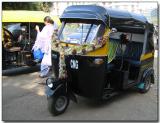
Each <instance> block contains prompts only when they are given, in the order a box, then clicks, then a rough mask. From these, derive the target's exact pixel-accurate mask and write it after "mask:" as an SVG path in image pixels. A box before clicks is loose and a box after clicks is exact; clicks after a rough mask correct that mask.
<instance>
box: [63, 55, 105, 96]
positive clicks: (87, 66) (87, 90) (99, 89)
mask: <svg viewBox="0 0 160 123" xmlns="http://www.w3.org/2000/svg"><path fill="white" fill-rule="evenodd" d="M95 59H103V61H104V62H103V63H102V64H99V65H97V64H95V63H94V60H95ZM65 61H66V65H67V73H68V77H69V82H68V84H69V87H70V88H71V89H72V90H73V92H75V93H77V94H78V95H81V96H84V97H89V98H101V97H102V94H103V89H104V85H105V82H106V74H105V73H106V61H107V57H105V56H102V57H100V56H96V57H91V56H78V55H75V56H72V55H69V56H66V57H65ZM71 62H77V65H78V66H77V68H74V67H73V66H72V63H71Z"/></svg>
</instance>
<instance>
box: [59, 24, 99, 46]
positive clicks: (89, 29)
mask: <svg viewBox="0 0 160 123" xmlns="http://www.w3.org/2000/svg"><path fill="white" fill-rule="evenodd" d="M99 27H100V24H93V23H91V24H88V23H66V24H65V26H64V28H63V31H62V33H61V34H60V40H61V41H63V42H66V43H75V44H84V43H92V41H93V40H94V39H95V37H96V34H97V31H98V29H99Z"/></svg>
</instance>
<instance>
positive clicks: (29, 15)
mask: <svg viewBox="0 0 160 123" xmlns="http://www.w3.org/2000/svg"><path fill="white" fill-rule="evenodd" d="M45 16H51V17H52V18H53V20H54V21H55V22H56V24H57V25H58V26H60V24H61V23H60V20H59V18H58V17H56V16H54V17H53V16H52V15H50V14H49V13H45V12H43V11H19V10H17V11H2V27H3V29H2V34H3V36H2V38H3V39H2V49H3V51H2V53H3V56H2V69H3V71H2V74H3V75H11V74H18V73H22V72H27V71H28V72H29V71H32V70H38V68H39V66H37V63H35V62H32V61H33V57H32V52H31V49H32V46H33V44H34V42H35V40H36V35H37V32H36V30H35V26H36V25H39V26H40V29H42V28H43V26H44V24H43V20H44V17H45Z"/></svg>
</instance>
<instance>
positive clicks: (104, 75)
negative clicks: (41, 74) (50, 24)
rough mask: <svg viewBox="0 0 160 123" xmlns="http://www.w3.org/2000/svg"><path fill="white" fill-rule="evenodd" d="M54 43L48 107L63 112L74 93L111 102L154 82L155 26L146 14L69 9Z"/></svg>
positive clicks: (80, 7) (92, 7)
mask: <svg viewBox="0 0 160 123" xmlns="http://www.w3.org/2000/svg"><path fill="white" fill-rule="evenodd" d="M60 20H61V22H62V26H61V29H60V31H59V33H58V37H57V38H54V40H53V42H52V61H53V70H54V72H53V74H52V75H51V76H50V77H48V79H47V80H46V95H47V100H48V107H49V110H50V112H51V113H52V114H54V115H59V114H61V113H63V112H64V111H65V110H66V108H67V106H68V104H69V100H70V99H71V100H73V101H75V102H77V98H76V96H75V95H79V96H83V97H87V98H90V99H93V100H106V99H109V98H110V97H112V96H114V95H117V94H119V93H120V92H123V91H124V90H126V89H130V88H133V87H136V88H137V89H138V90H139V91H140V92H141V93H145V92H147V91H148V90H149V89H150V86H151V83H154V70H153V60H154V45H153V37H152V36H153V32H154V28H153V25H152V24H150V23H148V21H147V19H146V18H145V17H144V16H142V15H137V14H134V13H129V12H127V11H119V10H114V9H108V8H107V9H106V8H103V7H101V6H96V5H77V6H70V7H67V8H66V9H65V11H64V12H63V14H62V15H61V17H60Z"/></svg>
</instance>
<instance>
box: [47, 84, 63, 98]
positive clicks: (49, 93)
mask: <svg viewBox="0 0 160 123" xmlns="http://www.w3.org/2000/svg"><path fill="white" fill-rule="evenodd" d="M62 86H63V84H60V85H58V86H57V87H56V88H55V89H51V88H49V87H48V86H46V89H45V93H46V95H47V97H52V96H53V95H54V94H55V93H56V92H58V91H60V90H61V88H62ZM59 93H60V92H59Z"/></svg>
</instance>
